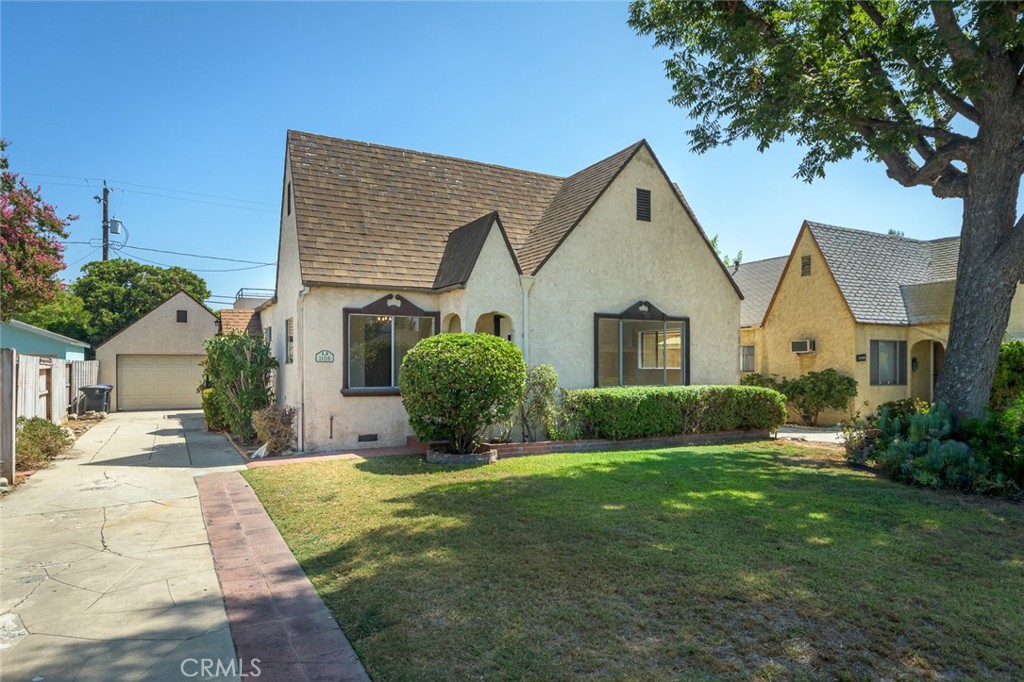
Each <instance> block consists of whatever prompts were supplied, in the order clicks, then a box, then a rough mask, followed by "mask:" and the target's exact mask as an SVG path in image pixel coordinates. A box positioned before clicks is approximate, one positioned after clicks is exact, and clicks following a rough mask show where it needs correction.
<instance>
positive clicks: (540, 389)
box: [519, 365, 558, 441]
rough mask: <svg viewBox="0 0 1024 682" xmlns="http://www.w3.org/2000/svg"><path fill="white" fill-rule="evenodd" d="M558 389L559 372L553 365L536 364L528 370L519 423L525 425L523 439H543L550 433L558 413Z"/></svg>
mask: <svg viewBox="0 0 1024 682" xmlns="http://www.w3.org/2000/svg"><path fill="white" fill-rule="evenodd" d="M557 391H558V372H556V371H555V368H554V367H552V366H551V365H535V366H533V367H529V368H527V370H526V390H525V391H524V393H523V400H522V402H521V403H519V424H520V425H521V426H522V427H523V440H526V441H538V440H543V439H544V437H545V435H546V434H550V433H551V431H552V429H553V428H554V424H555V417H556V416H557V414H558V410H557V408H556V402H555V395H556V393H557Z"/></svg>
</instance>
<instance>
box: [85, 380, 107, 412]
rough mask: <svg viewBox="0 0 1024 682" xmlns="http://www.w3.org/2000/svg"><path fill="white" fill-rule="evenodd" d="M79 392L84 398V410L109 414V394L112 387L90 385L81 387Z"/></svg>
mask: <svg viewBox="0 0 1024 682" xmlns="http://www.w3.org/2000/svg"><path fill="white" fill-rule="evenodd" d="M78 390H79V391H81V392H82V395H84V396H85V410H86V411H89V410H95V411H96V412H110V392H111V391H112V390H114V387H113V386H111V385H110V384H90V385H89V386H82V387H81V388H80V389H78Z"/></svg>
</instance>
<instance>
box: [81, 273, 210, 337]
mask: <svg viewBox="0 0 1024 682" xmlns="http://www.w3.org/2000/svg"><path fill="white" fill-rule="evenodd" d="M179 290H183V291H185V292H186V293H188V294H190V295H191V296H192V297H193V298H195V299H196V300H199V301H202V300H204V299H206V298H209V296H210V290H209V289H208V288H207V287H206V282H205V281H204V280H203V278H202V277H200V276H199V275H197V274H195V273H194V272H190V271H189V270H186V269H185V268H180V267H177V266H175V267H170V268H161V267H158V266H156V265H145V264H142V263H137V262H135V261H133V260H126V259H115V260H108V261H93V262H91V263H87V264H86V265H85V266H84V267H83V268H82V275H81V277H79V278H78V279H77V280H75V281H74V282H73V283H72V284H71V292H72V293H73V294H74V295H75V296H78V297H79V298H81V299H82V305H83V307H84V309H85V311H86V313H87V314H88V316H89V321H88V325H87V328H88V332H89V338H88V339H87V340H88V341H89V343H91V344H93V346H97V345H99V344H101V343H103V342H104V341H106V340H107V339H109V338H110V337H111V336H113V335H114V334H116V333H117V332H119V331H121V330H122V329H124V328H125V327H127V326H128V325H130V324H131V323H133V322H135V321H136V320H138V319H139V318H140V317H142V316H143V315H145V314H146V313H148V312H149V311H150V310H152V309H153V308H155V307H156V306H157V305H159V304H160V303H162V302H163V301H165V300H166V299H168V298H170V297H171V296H172V295H174V294H175V293H177V292H178V291H179Z"/></svg>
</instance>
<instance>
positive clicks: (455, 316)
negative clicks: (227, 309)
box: [258, 131, 741, 451]
mask: <svg viewBox="0 0 1024 682" xmlns="http://www.w3.org/2000/svg"><path fill="white" fill-rule="evenodd" d="M282 189H283V193H282V207H281V208H282V210H281V227H280V238H279V250H278V259H277V260H278V264H277V267H278V270H277V283H276V287H275V292H274V298H273V299H271V300H270V301H268V302H267V303H266V304H264V305H262V306H260V307H259V309H258V312H259V314H260V322H261V324H260V326H261V328H262V329H263V331H264V335H265V337H267V338H269V339H270V341H271V344H272V347H273V349H274V354H275V356H276V357H277V358H278V360H279V361H280V363H281V366H280V371H279V372H278V374H277V393H278V401H279V402H282V403H286V404H288V405H293V406H295V407H297V408H299V414H298V417H297V419H296V424H297V427H298V429H297V430H298V439H299V447H300V449H302V450H306V451H325V450H331V449H341V448H346V449H347V448H354V447H374V446H390V445H399V444H404V443H405V439H406V436H409V435H411V434H412V431H411V429H410V428H409V423H408V417H407V415H406V413H405V410H404V409H403V407H402V398H401V396H400V395H399V394H398V372H399V370H400V368H401V362H402V357H403V356H404V354H405V352H406V351H407V350H408V349H409V348H411V347H412V346H413V345H414V344H415V343H416V342H417V341H418V340H420V339H421V338H424V337H426V336H430V335H431V334H436V333H438V332H442V331H443V332H454V331H467V332H469V331H475V332H478V333H486V334H495V335H498V336H501V337H502V338H505V339H508V340H509V341H511V342H513V343H515V344H516V345H517V346H519V348H521V349H522V351H523V355H524V356H525V358H526V360H527V362H529V363H530V364H542V363H549V364H552V365H554V367H555V369H556V370H557V371H558V377H559V383H560V384H561V385H562V386H564V387H567V388H579V387H586V386H617V385H638V384H648V385H650V384H734V383H736V382H737V380H738V378H739V371H738V370H739V367H738V365H737V359H736V358H737V335H736V329H737V325H738V322H739V312H740V298H741V296H740V293H739V289H738V288H737V287H736V285H735V284H734V283H733V281H732V279H731V278H730V276H729V273H728V272H727V271H726V269H725V267H724V266H723V265H722V263H721V261H720V260H719V259H718V257H717V256H716V255H715V252H714V249H713V248H712V247H711V245H710V243H709V241H708V239H707V236H706V235H705V233H704V231H703V230H702V229H701V227H700V225H699V223H698V222H697V219H696V218H695V217H694V215H693V212H692V211H691V210H690V207H689V206H688V205H687V203H686V200H685V199H684V198H683V195H682V193H681V192H680V191H679V189H678V188H677V187H675V186H674V185H673V183H672V182H671V181H670V180H669V178H668V176H667V175H666V174H665V171H664V169H663V168H662V167H661V164H659V163H658V160H657V158H655V156H654V152H653V151H652V150H651V148H650V146H649V145H648V144H647V143H646V142H644V141H640V142H637V143H636V144H633V145H630V146H629V147H627V148H626V149H623V150H622V151H619V152H617V153H616V154H613V155H611V156H609V157H607V158H605V159H603V160H601V161H598V162H597V163H595V164H592V165H590V166H588V167H586V168H584V169H583V170H581V171H579V172H577V173H575V174H573V175H571V176H569V177H557V176H553V175H546V174H542V173H534V172H530V171H523V170H516V169H512V168H505V167H501V166H494V165H490V164H485V163H480V162H476V161H469V160H465V159H456V158H452V157H448V156H440V155H436V154H427V153H423V152H417V151H412V150H408V149H398V148H394V147H383V146H380V145H376V144H367V143H364V142H355V141H352V140H341V139H336V138H331V137H324V136H322V135H312V134H308V133H300V132H296V131H290V132H289V133H288V138H287V150H286V154H285V165H284V179H283V187H282Z"/></svg>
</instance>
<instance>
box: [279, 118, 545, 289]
mask: <svg viewBox="0 0 1024 682" xmlns="http://www.w3.org/2000/svg"><path fill="white" fill-rule="evenodd" d="M288 156H289V161H290V163H291V172H292V191H293V194H294V197H295V198H294V205H295V222H296V227H297V231H298V245H299V262H300V268H301V272H302V279H303V282H305V283H306V284H328V285H332V284H333V285H345V284H348V285H356V286H383V287H387V288H413V289H432V288H433V286H434V280H435V279H436V278H437V275H438V265H439V264H440V262H441V259H442V256H443V255H444V250H445V246H446V243H447V241H448V236H449V234H450V233H451V232H452V231H453V230H454V229H455V228H457V227H459V226H460V225H466V224H468V223H470V222H472V221H474V220H476V219H477V218H479V217H480V216H483V215H485V214H488V213H491V212H494V211H497V212H499V213H500V214H501V221H502V224H503V226H504V229H505V231H506V233H507V234H508V238H509V240H510V241H511V244H512V247H513V249H519V248H520V247H521V246H522V244H523V243H524V242H525V241H526V238H527V236H528V235H529V233H530V232H531V231H532V230H533V228H534V226H535V225H537V223H538V222H540V219H541V216H542V215H543V213H544V209H545V208H546V207H547V205H548V204H549V203H550V202H551V200H552V198H554V196H555V194H556V193H557V192H558V190H559V188H560V187H561V186H562V182H563V181H562V178H559V177H555V176H553V175H544V174H541V173H531V172H528V171H521V170H516V169H513V168H505V167H502V166H494V165H490V164H485V163H479V162H476V161H467V160H464V159H455V158H452V157H448V156H439V155H436V154H426V153H423V152H416V151H411V150H408V149H398V148H395V147H384V146H381V145H376V144H368V143H365V142H354V141H352V140H341V139H336V138H331V137H324V136H322V135H311V134H309V133H300V132H295V131H289V132H288Z"/></svg>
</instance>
